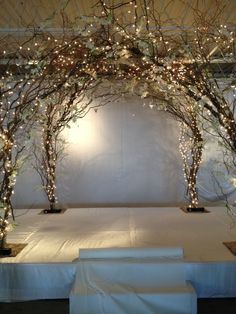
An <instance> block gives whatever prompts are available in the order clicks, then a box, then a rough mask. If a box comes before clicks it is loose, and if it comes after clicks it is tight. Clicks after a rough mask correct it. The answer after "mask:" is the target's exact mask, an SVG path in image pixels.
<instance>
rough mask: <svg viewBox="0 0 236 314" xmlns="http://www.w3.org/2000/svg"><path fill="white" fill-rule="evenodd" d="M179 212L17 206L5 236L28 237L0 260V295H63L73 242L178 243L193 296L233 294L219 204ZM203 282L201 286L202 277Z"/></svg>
mask: <svg viewBox="0 0 236 314" xmlns="http://www.w3.org/2000/svg"><path fill="white" fill-rule="evenodd" d="M208 209H209V210H210V211H211V212H210V213H207V214H201V213H193V214H185V213H184V212H182V211H181V210H180V209H178V208H155V207H151V208H129V207H126V208H125V207H122V208H79V209H78V208H73V209H68V210H67V211H66V212H65V213H64V214H62V215H38V213H39V210H36V209H35V210H34V209H33V210H32V209H31V210H28V211H26V210H17V211H16V216H17V223H18V226H17V227H16V228H15V229H14V231H12V232H11V233H9V236H8V242H15V243H17V242H19V243H28V245H27V246H26V247H25V248H24V250H23V251H22V252H21V253H20V254H19V255H18V256H17V257H15V258H2V259H0V278H1V281H0V299H2V300H15V299H19V300H21V299H37V298H55V297H58V298H61V297H68V294H69V291H70V288H71V285H72V284H73V278H74V276H75V268H76V259H77V258H78V251H79V248H117V247H183V249H184V261H185V262H186V267H187V271H188V273H189V279H190V280H194V281H195V288H196V290H197V292H198V296H201V297H202V296H205V297H210V296H235V297H236V256H234V255H232V254H231V253H230V252H229V251H228V249H227V248H226V247H225V246H224V245H223V244H222V242H223V241H234V240H236V226H235V227H233V225H232V220H231V219H230V217H229V216H228V215H227V213H226V209H225V208H220V207H218V208H217V207H215V208H208ZM206 282H207V284H204V283H206Z"/></svg>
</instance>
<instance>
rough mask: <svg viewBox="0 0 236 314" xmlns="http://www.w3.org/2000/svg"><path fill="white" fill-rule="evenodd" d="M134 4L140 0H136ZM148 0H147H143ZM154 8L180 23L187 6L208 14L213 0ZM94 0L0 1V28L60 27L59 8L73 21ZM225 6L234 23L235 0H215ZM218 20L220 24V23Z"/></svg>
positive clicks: (161, 3)
mask: <svg viewBox="0 0 236 314" xmlns="http://www.w3.org/2000/svg"><path fill="white" fill-rule="evenodd" d="M122 1H123V2H127V0H106V3H110V4H111V3H113V4H117V3H121V2H122ZM137 1H138V3H140V1H142V0H137ZM146 1H147V2H148V0H146ZM153 1H154V4H155V8H156V9H158V11H162V12H164V14H163V16H164V17H165V19H166V20H167V19H169V18H176V19H177V20H178V21H181V23H182V24H189V23H190V21H192V13H191V10H190V9H189V6H190V5H191V6H193V7H194V8H195V9H196V8H200V9H201V10H203V11H205V12H207V13H209V12H213V11H214V9H215V4H216V2H217V0H192V1H191V0H186V1H185V4H183V1H181V0H170V1H167V0H153ZM97 2H98V0H0V31H1V32H8V31H9V32H11V31H12V32H14V31H17V30H18V29H25V28H28V27H40V26H44V27H49V28H50V27H52V28H53V27H54V28H61V26H62V15H61V9H62V8H63V7H65V11H64V12H65V13H66V16H67V17H68V18H69V19H70V20H71V21H73V22H75V23H77V22H76V21H77V19H76V18H77V17H78V16H80V15H88V14H91V13H96V10H97V9H96V7H95V4H96V3H97ZM218 2H219V3H220V5H222V4H223V5H225V13H224V18H225V19H227V20H228V23H230V24H234V25H235V24H236V0H218ZM123 13H124V12H123ZM126 13H127V12H126ZM223 20H224V19H222V23H224V21H223Z"/></svg>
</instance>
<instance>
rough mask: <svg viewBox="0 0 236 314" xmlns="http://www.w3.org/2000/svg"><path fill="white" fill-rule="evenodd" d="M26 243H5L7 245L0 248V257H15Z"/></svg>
mask: <svg viewBox="0 0 236 314" xmlns="http://www.w3.org/2000/svg"><path fill="white" fill-rule="evenodd" d="M26 245H27V243H7V247H6V248H4V249H3V250H0V258H4V257H16V256H17V255H18V254H19V253H20V252H21V251H22V250H23V249H24V248H25V247H26Z"/></svg>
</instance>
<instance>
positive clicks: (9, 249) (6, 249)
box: [0, 247, 12, 256]
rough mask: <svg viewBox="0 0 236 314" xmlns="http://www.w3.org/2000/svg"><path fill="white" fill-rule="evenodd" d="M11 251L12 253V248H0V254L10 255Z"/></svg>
mask: <svg viewBox="0 0 236 314" xmlns="http://www.w3.org/2000/svg"><path fill="white" fill-rule="evenodd" d="M11 253H12V249H11V248H10V247H6V248H3V249H0V256H10V255H11Z"/></svg>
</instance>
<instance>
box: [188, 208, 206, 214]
mask: <svg viewBox="0 0 236 314" xmlns="http://www.w3.org/2000/svg"><path fill="white" fill-rule="evenodd" d="M186 210H187V211H188V212H190V213H204V212H205V208H204V207H187V208H186Z"/></svg>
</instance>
